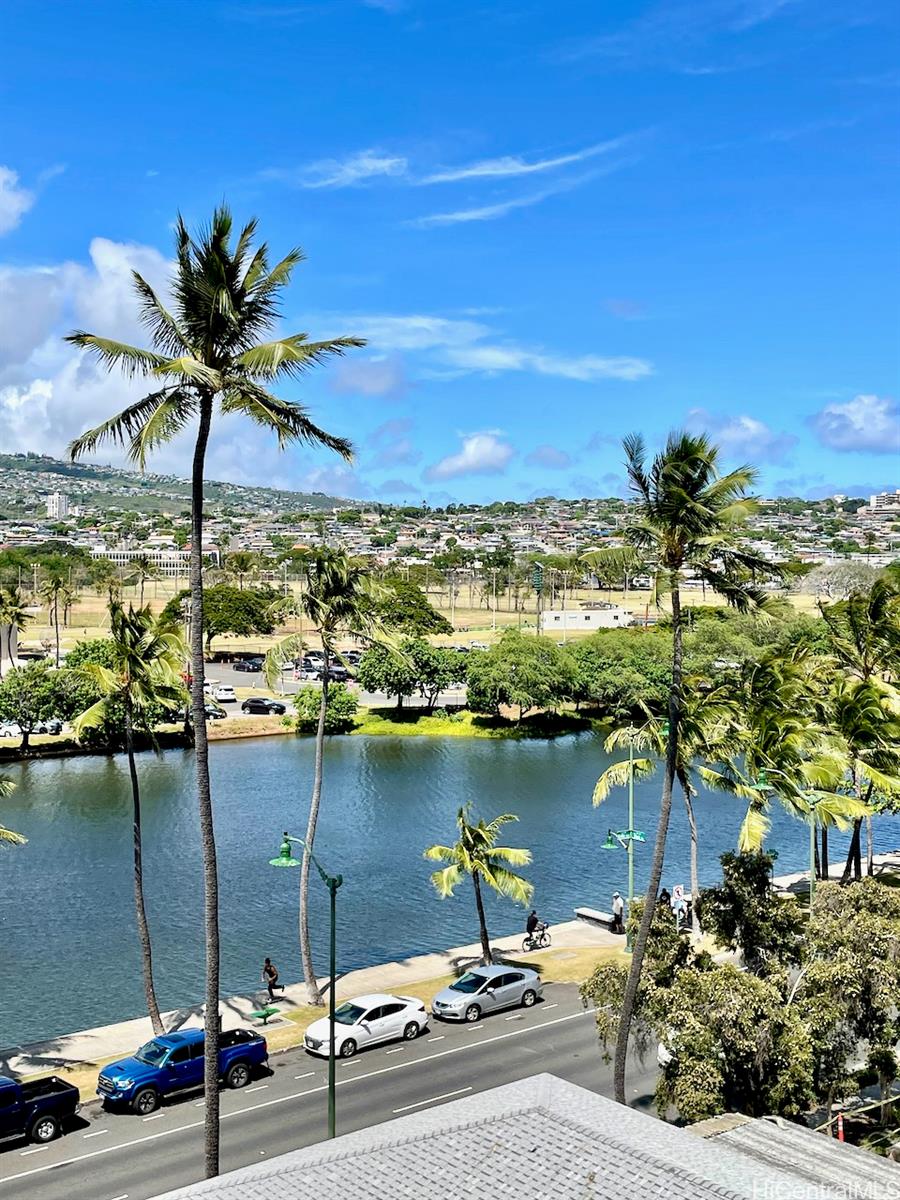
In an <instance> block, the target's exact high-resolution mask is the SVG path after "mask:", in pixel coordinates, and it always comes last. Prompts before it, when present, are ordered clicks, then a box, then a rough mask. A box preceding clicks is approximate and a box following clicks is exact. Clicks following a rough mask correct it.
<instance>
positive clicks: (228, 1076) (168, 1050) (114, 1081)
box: [97, 1029, 269, 1117]
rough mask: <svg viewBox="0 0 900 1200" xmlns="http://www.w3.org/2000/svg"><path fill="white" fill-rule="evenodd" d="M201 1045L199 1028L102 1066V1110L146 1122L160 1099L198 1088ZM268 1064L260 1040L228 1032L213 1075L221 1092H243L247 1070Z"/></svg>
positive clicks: (200, 1083)
mask: <svg viewBox="0 0 900 1200" xmlns="http://www.w3.org/2000/svg"><path fill="white" fill-rule="evenodd" d="M203 1046H204V1034H203V1030H202V1029H184V1030H182V1031H181V1032H180V1033H165V1034H162V1035H160V1036H159V1037H155V1038H154V1039H153V1041H152V1042H147V1044H146V1045H144V1046H141V1048H140V1050H138V1051H137V1053H135V1054H134V1055H132V1057H131V1058H123V1059H120V1060H119V1062H114V1063H110V1064H109V1065H108V1066H106V1067H104V1068H103V1070H102V1071H101V1072H100V1078H99V1079H98V1080H97V1094H98V1095H99V1096H100V1097H101V1098H102V1100H103V1102H104V1104H105V1105H106V1106H108V1107H119V1106H126V1105H127V1106H130V1107H131V1108H132V1110H133V1111H134V1112H136V1113H140V1115H141V1116H142V1117H146V1116H148V1115H149V1114H150V1113H152V1112H154V1111H155V1110H156V1109H157V1108H158V1107H159V1104H160V1101H161V1100H162V1098H163V1097H164V1096H171V1095H172V1094H173V1093H175V1092H186V1091H191V1090H195V1089H197V1088H202V1087H203ZM268 1060H269V1049H268V1046H267V1045H266V1039H265V1038H264V1037H261V1036H260V1034H258V1033H255V1032H254V1031H253V1030H252V1029H230V1030H228V1031H227V1032H226V1033H223V1034H222V1035H221V1037H220V1039H219V1076H220V1078H222V1079H223V1080H224V1081H225V1085H226V1087H230V1088H241V1087H246V1085H247V1084H248V1083H249V1082H250V1079H251V1077H252V1074H253V1068H254V1067H261V1066H262V1065H263V1064H264V1063H267V1062H268Z"/></svg>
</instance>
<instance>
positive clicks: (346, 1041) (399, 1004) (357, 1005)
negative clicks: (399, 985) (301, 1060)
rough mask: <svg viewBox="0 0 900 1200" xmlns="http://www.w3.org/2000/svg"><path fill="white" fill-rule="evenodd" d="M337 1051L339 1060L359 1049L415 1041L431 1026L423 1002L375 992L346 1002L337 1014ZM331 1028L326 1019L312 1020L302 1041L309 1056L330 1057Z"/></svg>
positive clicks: (335, 1038) (335, 1028)
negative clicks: (381, 1044)
mask: <svg viewBox="0 0 900 1200" xmlns="http://www.w3.org/2000/svg"><path fill="white" fill-rule="evenodd" d="M334 1019H335V1022H336V1024H335V1027H334V1052H335V1054H337V1055H338V1056H339V1057H340V1058H352V1057H353V1055H354V1054H355V1053H356V1052H357V1050H363V1049H365V1047H366V1046H374V1045H376V1044H377V1043H379V1042H393V1041H399V1040H400V1039H401V1038H402V1039H403V1040H404V1041H407V1042H413V1041H415V1039H416V1038H417V1037H418V1036H419V1034H420V1033H421V1032H422V1030H423V1029H425V1027H426V1026H427V1024H428V1014H427V1013H426V1011H425V1005H424V1004H423V1003H422V1001H421V1000H416V999H414V998H413V997H411V996H390V995H382V994H381V993H375V994H373V995H370V996H357V998H356V999H355V1000H345V1001H344V1003H343V1004H339V1005H338V1007H337V1008H336V1009H335V1013H334ZM329 1031H330V1025H329V1021H328V1018H327V1017H320V1018H319V1020H318V1021H313V1023H312V1025H310V1027H309V1028H308V1029H307V1031H306V1035H305V1036H304V1038H303V1045H304V1048H305V1049H306V1050H308V1051H309V1053H310V1054H318V1055H319V1057H320V1058H327V1057H328V1042H329Z"/></svg>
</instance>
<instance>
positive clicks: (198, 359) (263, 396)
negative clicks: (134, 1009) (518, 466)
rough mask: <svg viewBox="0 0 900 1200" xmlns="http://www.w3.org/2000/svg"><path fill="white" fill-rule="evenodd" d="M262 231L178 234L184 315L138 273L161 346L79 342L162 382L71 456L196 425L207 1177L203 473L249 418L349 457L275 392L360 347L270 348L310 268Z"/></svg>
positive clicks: (228, 224) (298, 339) (290, 344)
mask: <svg viewBox="0 0 900 1200" xmlns="http://www.w3.org/2000/svg"><path fill="white" fill-rule="evenodd" d="M256 229H257V226H256V221H255V220H253V221H250V222H248V224H247V225H245V226H244V228H243V229H242V230H241V232H240V233H239V235H238V238H237V241H236V242H232V220H231V213H230V212H229V211H228V209H227V208H225V207H224V206H222V207H220V208H218V209H216V211H215V212H214V213H213V216H212V220H211V222H210V224H209V226H208V227H207V228H206V229H204V230H203V231H202V232H201V233H200V234H199V236H198V237H197V238H193V237H191V235H190V233H189V232H188V230H187V227H186V226H185V224H184V221H183V220H182V219H181V217H179V218H178V220H177V221H176V226H175V259H176V262H175V272H174V278H173V280H172V287H171V291H172V296H173V299H174V311H171V312H170V311H169V310H168V309H167V308H166V307H165V306H164V304H163V303H162V302H161V300H160V299H159V297H158V296H157V295H156V293H155V292H154V291H153V289H152V288H151V287H150V285H149V284H148V283H147V282H146V280H145V279H143V278H142V277H141V276H140V275H138V274H137V272H135V273H134V287H135V291H136V293H137V296H138V300H139V303H140V306H141V316H142V318H143V322H144V325H145V326H146V328H147V329H148V330H149V332H150V335H151V339H152V342H153V348H152V349H143V348H138V347H135V346H129V345H127V344H124V343H122V342H116V341H113V340H111V339H109V338H105V337H98V336H97V335H95V334H92V333H86V332H84V331H82V330H77V331H76V332H74V333H72V334H70V335H69V339H68V340H69V341H71V342H72V343H74V344H75V345H76V346H82V347H85V348H86V349H87V350H89V351H90V352H91V353H92V354H94V356H95V357H96V358H97V359H99V361H100V362H101V363H102V364H103V365H104V366H106V367H108V368H110V369H112V368H114V367H117V368H120V369H121V370H122V371H123V372H124V374H125V375H126V376H130V377H134V376H142V377H144V378H146V379H149V380H151V381H152V384H151V387H152V390H151V391H150V392H149V394H148V395H146V396H145V397H144V398H143V399H141V400H138V401H137V402H136V403H134V404H131V405H129V407H128V408H126V409H125V410H124V411H123V412H121V413H118V414H117V415H116V416H114V417H112V418H110V419H109V420H108V421H105V422H104V423H103V424H102V425H99V426H97V428H95V429H91V430H88V431H87V432H86V433H84V434H82V436H81V437H80V438H77V439H76V441H75V442H73V444H72V446H71V447H70V452H71V455H72V458H73V459H74V458H77V457H79V456H81V455H82V454H88V453H91V452H92V451H94V450H95V449H96V448H97V447H98V446H99V445H100V444H101V443H102V442H106V441H112V442H118V443H119V444H120V445H123V446H125V447H126V448H127V451H128V453H129V455H130V457H131V458H132V459H134V460H136V461H137V462H139V463H140V464H141V466H143V465H144V463H145V462H146V459H147V457H148V455H149V454H150V453H151V452H152V451H153V450H155V449H156V448H157V447H159V446H160V445H162V444H164V443H167V442H170V441H171V440H172V439H173V438H175V437H177V436H178V435H179V434H180V433H182V432H183V431H184V430H185V429H186V428H187V427H188V426H189V425H190V424H192V423H194V422H196V435H195V440H194V455H193V463H192V468H191V532H190V541H191V604H192V611H193V620H192V622H191V659H192V668H191V675H192V683H191V707H192V710H193V718H194V732H195V753H194V762H195V768H196V773H197V793H198V806H199V811H200V835H201V850H202V855H203V884H204V924H205V934H206V1017H205V1042H204V1046H205V1051H204V1058H205V1069H204V1083H205V1095H206V1114H205V1160H206V1174H207V1175H208V1176H211V1175H217V1174H218V1171H219V1089H218V1075H219V1062H218V1048H219V1029H218V1012H219V919H218V912H219V900H218V895H219V893H218V868H217V863H216V846H215V832H214V828H213V811H212V798H211V791H210V782H209V754H208V747H207V737H206V718H205V704H206V698H205V696H204V692H203V684H204V663H203V629H204V620H203V524H204V514H203V484H204V481H203V474H204V467H205V463H206V450H207V445H208V443H209V435H210V430H211V429H212V424H213V418H214V416H215V414H216V410H217V408H218V411H219V413H220V414H221V415H222V416H223V417H224V416H229V415H232V414H240V415H241V416H243V417H245V418H247V419H249V420H250V421H252V422H253V423H254V424H256V425H261V426H262V427H263V428H265V429H268V430H269V431H270V432H272V433H274V434H275V435H276V437H277V438H278V443H279V445H280V446H283V445H284V444H286V443H289V442H307V443H311V444H313V445H320V446H327V447H329V448H330V449H332V450H335V451H337V452H338V453H339V454H341V455H342V456H344V457H345V458H346V457H349V454H350V446H349V444H348V442H347V441H346V440H345V439H343V438H339V437H334V436H333V435H331V434H329V433H326V432H325V430H323V429H320V428H319V427H318V426H317V425H315V424H314V423H313V422H312V421H311V420H310V419H309V416H308V415H307V412H306V410H305V409H304V408H303V407H302V406H301V405H299V404H296V403H293V402H291V401H287V400H282V399H280V398H279V397H277V396H275V395H273V394H272V393H271V392H270V391H269V387H270V386H272V385H273V384H276V383H277V382H278V381H281V380H284V379H285V378H292V377H293V378H296V377H298V376H301V375H303V374H304V373H305V372H306V371H308V370H309V369H310V368H312V367H314V366H316V365H317V364H319V363H321V362H323V361H324V360H325V359H327V358H329V357H330V356H332V355H335V354H342V353H343V352H344V351H345V350H346V349H348V348H350V347H354V346H361V345H362V344H363V343H362V341H361V339H359V338H350V337H345V338H336V339H334V340H332V341H326V342H309V341H307V339H306V335H305V334H302V333H298V334H292V335H289V336H287V337H283V338H278V339H276V340H274V341H263V340H261V339H262V338H264V337H266V336H267V335H268V334H269V333H270V332H271V330H272V328H273V326H274V325H275V323H276V321H277V319H278V315H279V299H280V296H281V294H282V292H283V291H284V288H285V287H286V286H287V284H288V282H289V281H290V278H291V274H292V273H293V271H294V268H295V267H296V266H297V265H298V264H299V263H300V261H301V260H302V257H303V256H302V254H301V252H300V251H299V250H292V251H290V252H289V253H288V254H287V255H286V256H285V257H284V258H283V259H282V260H281V261H280V262H278V263H277V264H276V265H275V266H274V267H271V268H270V266H269V256H268V250H267V247H266V246H265V245H264V244H263V245H259V246H258V247H256V248H254V239H255V236H256Z"/></svg>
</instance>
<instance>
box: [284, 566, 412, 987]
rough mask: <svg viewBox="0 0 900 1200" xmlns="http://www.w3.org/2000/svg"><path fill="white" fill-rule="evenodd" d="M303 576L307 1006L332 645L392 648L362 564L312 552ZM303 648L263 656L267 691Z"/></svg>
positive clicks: (297, 642) (291, 646) (294, 638)
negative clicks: (312, 651) (314, 648)
mask: <svg viewBox="0 0 900 1200" xmlns="http://www.w3.org/2000/svg"><path fill="white" fill-rule="evenodd" d="M303 572H304V576H305V581H304V588H303V591H302V593H301V595H300V598H299V608H300V610H301V611H302V612H303V613H305V615H306V617H307V619H308V620H309V622H310V624H311V625H312V626H313V628H314V629H315V630H316V632H317V633H318V635H319V638H320V640H321V642H322V653H323V655H324V657H325V662H324V665H323V669H322V696H321V700H320V702H319V720H318V724H317V726H316V748H315V760H314V767H313V784H312V795H311V797H310V802H309V815H308V817H307V823H306V840H305V845H304V850H303V861H302V865H301V869H300V957H301V959H302V962H303V979H304V982H305V983H306V990H307V993H308V995H309V1003H310V1004H321V1003H322V996H321V993H320V991H319V985H318V983H317V981H316V973H315V969H314V967H313V960H312V944H311V942H310V936H309V866H310V854H311V853H312V851H313V846H314V843H315V838H316V826H317V825H318V821H319V807H320V804H321V801H322V780H323V775H324V764H325V716H326V712H327V708H328V684H329V674H330V669H331V666H332V664H333V662H334V660H335V659H336V658H337V659H339V658H340V654H339V652H338V649H337V642H338V640H339V638H340V637H342V636H346V635H349V636H352V637H354V638H356V639H357V640H358V641H363V642H368V643H369V644H373V643H378V644H381V645H388V646H391V647H395V641H394V639H393V638H392V636H391V635H390V634H389V633H388V632H387V631H386V630H385V628H384V625H383V624H382V622H381V620H380V618H379V617H378V615H377V612H376V609H375V604H376V602H377V601H378V600H379V599H382V598H383V596H384V594H385V592H384V589H383V588H382V587H381V586H379V585H378V584H376V583H375V582H374V581H373V579H372V577H371V574H370V573H369V570H368V567H367V565H366V564H365V562H363V561H362V560H361V559H352V558H350V557H349V556H348V555H347V554H345V553H344V552H343V551H340V550H338V551H333V550H322V549H317V550H315V551H314V552H313V553H312V554H311V555H310V557H309V558H308V559H307V560H306V561H305V562H304V564H303ZM303 648H304V647H303V637H302V634H292V635H291V636H290V637H288V638H285V639H284V640H283V641H282V642H280V643H279V644H278V645H276V646H274V647H273V648H272V649H271V650H270V651H269V652H268V654H267V655H266V661H265V666H264V672H265V677H266V682H267V683H268V685H269V687H273V686H274V683H275V681H276V679H280V678H281V670H282V666H283V664H284V662H285V661H286V660H287V659H290V658H293V657H295V656H296V655H299V654H302V652H303Z"/></svg>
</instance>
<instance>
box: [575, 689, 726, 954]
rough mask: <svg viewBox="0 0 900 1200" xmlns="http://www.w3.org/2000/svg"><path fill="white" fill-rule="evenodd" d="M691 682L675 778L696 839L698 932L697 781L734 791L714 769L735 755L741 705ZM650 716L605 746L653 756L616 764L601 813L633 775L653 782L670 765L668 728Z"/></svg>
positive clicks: (602, 793) (599, 796) (600, 795)
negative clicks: (665, 763)
mask: <svg viewBox="0 0 900 1200" xmlns="http://www.w3.org/2000/svg"><path fill="white" fill-rule="evenodd" d="M685 683H686V686H685V691H684V697H683V703H682V710H681V735H680V737H679V739H678V765H677V767H676V772H675V775H676V778H677V780H678V783H679V785H680V787H681V794H682V796H683V798H684V808H685V814H686V815H687V820H688V829H689V831H690V838H691V863H690V870H691V896H692V897H693V904H692V906H691V928H692V930H696V928H697V917H698V910H699V897H700V876H699V866H698V858H699V852H698V839H697V819H696V816H695V814H694V796H696V794H697V790H698V789H697V782H696V780H697V779H698V778H699V779H700V780H701V781H702V782H703V783H704V784H706V785H707V786H708V787H712V788H716V789H719V790H722V791H727V792H733V790H734V789H733V787H732V786H731V784H730V781H729V780H728V779H727V778H723V776H722V774H721V773H720V772H719V771H718V770H716V769H715V767H714V766H711V765H710V764H711V763H717V762H720V761H722V759H723V758H726V757H727V756H728V755H729V753H730V752H731V750H732V747H733V745H734V733H733V725H734V717H735V702H734V700H733V698H732V697H731V695H730V694H729V691H728V688H727V686H726V685H725V684H720V685H718V686H717V687H709V686H703V685H704V681H703V680H701V679H693V680H686V681H685ZM644 715H645V718H646V719H645V721H644V724H643V725H641V726H640V727H638V728H635V727H634V726H633V725H625V726H621V727H620V728H618V729H614V730H613V731H612V733H610V735H609V736H608V737H607V739H606V741H605V742H604V749H605V750H606V751H607V752H608V753H612V752H614V751H616V750H621V749H628V748H629V746H633V747H634V749H635V750H642V751H650V753H651V755H652V757H650V758H626V759H623V760H621V761H620V762H615V763H611V764H610V766H608V767H607V768H606V770H605V771H604V772H603V774H602V775H601V776H600V778H599V779H598V780H597V783H596V785H595V787H594V793H593V802H594V807H595V808H596V807H597V805H599V804H601V803H602V802H603V801H604V800H605V799H606V798H607V796H608V795H609V793H610V792H611V791H612V789H613V788H614V787H622V786H624V785H625V784H627V783H628V776H629V773H630V772H631V771H632V770H633V771H634V779H635V780H638V779H648V778H650V777H651V776H652V775H653V774H655V772H656V769H657V767H658V766H659V764H660V763H661V762H663V761H664V760H665V756H666V742H667V739H668V728H667V726H666V725H665V724H664V723H663V722H660V721H657V720H656V718H655V717H654V716H653V715H652V713H651V712H650V711H649V709H646V708H645V709H644ZM629 899H631V897H629Z"/></svg>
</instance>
